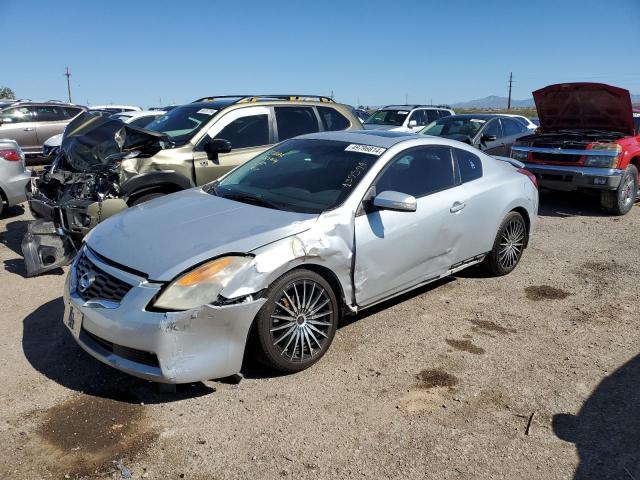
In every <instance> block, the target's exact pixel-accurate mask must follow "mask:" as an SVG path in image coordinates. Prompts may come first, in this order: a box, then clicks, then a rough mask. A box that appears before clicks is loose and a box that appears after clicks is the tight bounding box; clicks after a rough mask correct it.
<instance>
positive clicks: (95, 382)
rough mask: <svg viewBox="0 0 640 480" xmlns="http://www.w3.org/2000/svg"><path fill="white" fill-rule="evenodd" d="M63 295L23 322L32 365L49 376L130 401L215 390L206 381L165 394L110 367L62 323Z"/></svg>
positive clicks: (77, 387)
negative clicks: (82, 345)
mask: <svg viewBox="0 0 640 480" xmlns="http://www.w3.org/2000/svg"><path fill="white" fill-rule="evenodd" d="M63 314H64V304H63V301H62V298H58V299H56V300H52V301H50V302H48V303H46V304H44V305H42V306H40V307H38V308H37V309H36V310H35V311H34V312H32V313H31V314H29V315H28V316H27V317H26V318H25V319H24V321H23V335H22V348H23V351H24V353H25V356H26V358H27V360H28V361H29V362H30V363H31V365H32V366H33V367H34V368H35V369H36V370H38V371H39V372H40V373H42V374H43V375H45V376H46V377H47V378H49V379H51V380H53V381H54V382H56V383H59V384H60V385H63V386H64V387H67V388H69V389H71V390H75V391H77V392H82V393H85V394H87V395H94V396H98V397H103V398H109V399H113V400H118V401H122V402H127V403H141V402H144V403H145V404H151V403H165V402H172V401H176V400H182V399H185V398H193V397H197V396H201V395H206V394H208V393H211V392H212V391H213V389H211V388H210V387H207V386H206V385H204V384H202V383H194V384H185V385H179V386H178V388H177V391H176V393H171V394H162V393H160V392H159V391H158V389H157V385H156V384H154V383H153V382H148V381H146V380H141V379H138V378H135V377H131V376H129V375H126V374H124V373H121V372H119V371H118V370H115V369H114V368H111V367H108V366H107V365H104V364H102V363H100V362H99V361H97V360H95V359H94V358H93V357H91V356H90V355H89V354H87V353H86V352H84V351H83V350H82V349H81V348H80V347H79V346H78V345H77V344H76V343H75V341H74V340H73V338H72V337H71V334H70V333H69V331H68V330H67V329H66V327H65V326H64V325H63V323H62V316H63Z"/></svg>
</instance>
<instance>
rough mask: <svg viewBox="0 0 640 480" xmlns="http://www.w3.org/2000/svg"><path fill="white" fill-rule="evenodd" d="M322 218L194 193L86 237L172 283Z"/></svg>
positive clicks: (107, 253)
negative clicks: (197, 267) (186, 273)
mask: <svg viewBox="0 0 640 480" xmlns="http://www.w3.org/2000/svg"><path fill="white" fill-rule="evenodd" d="M316 218H317V215H315V214H306V213H295V212H286V211H281V210H274V209H270V208H263V207H258V206H255V205H248V204H245V203H240V202H236V201H233V200H227V199H225V198H221V197H216V196H213V195H210V194H208V193H206V192H204V191H203V190H202V189H199V188H198V189H190V190H185V191H183V192H179V193H175V194H172V195H167V196H165V197H161V198H158V199H155V200H151V201H149V202H145V203H143V204H140V205H138V206H136V207H132V208H130V209H128V210H125V211H124V212H122V213H120V214H118V215H114V216H113V217H110V218H108V219H106V220H105V221H104V222H102V223H101V224H99V225H98V226H97V227H96V228H94V229H93V230H92V231H91V232H90V233H89V235H88V236H87V237H86V239H85V240H86V243H87V245H88V246H89V247H90V248H91V249H92V250H93V251H95V252H96V253H98V254H99V255H102V256H103V257H105V258H106V259H107V260H110V261H112V262H115V263H117V264H120V265H123V266H126V267H128V268H131V269H133V270H137V271H138V272H142V273H144V274H145V275H147V276H148V278H149V279H150V280H157V281H169V280H172V279H173V278H175V277H176V276H177V275H179V274H180V273H182V272H183V271H185V270H187V269H189V268H190V267H192V266H194V265H196V264H199V263H201V262H204V261H206V260H208V259H210V258H214V257H216V256H219V255H223V254H226V253H247V252H250V251H252V250H255V249H256V248H259V247H261V246H263V245H266V244H268V243H271V242H275V241H277V240H280V239H282V238H284V237H288V236H290V235H295V234H297V233H300V232H302V231H304V230H307V229H308V228H309V227H310V225H311V224H312V223H313V222H314V221H315V219H316Z"/></svg>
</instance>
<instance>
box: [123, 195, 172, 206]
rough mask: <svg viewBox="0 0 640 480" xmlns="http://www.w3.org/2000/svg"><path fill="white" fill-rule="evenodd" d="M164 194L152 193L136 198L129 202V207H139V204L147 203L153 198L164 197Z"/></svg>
mask: <svg viewBox="0 0 640 480" xmlns="http://www.w3.org/2000/svg"><path fill="white" fill-rule="evenodd" d="M165 195H166V193H162V192H153V193H147V194H146V195H142V196H140V197H138V198H136V199H135V200H134V201H133V202H131V205H130V206H131V207H135V206H136V205H140V204H141V203H144V202H148V201H149V200H153V199H154V198H158V197H164V196H165Z"/></svg>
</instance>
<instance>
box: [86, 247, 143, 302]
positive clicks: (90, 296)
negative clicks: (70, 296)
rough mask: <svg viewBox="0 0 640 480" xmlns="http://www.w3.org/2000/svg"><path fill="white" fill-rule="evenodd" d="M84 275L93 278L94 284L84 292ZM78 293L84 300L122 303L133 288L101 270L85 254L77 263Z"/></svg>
mask: <svg viewBox="0 0 640 480" xmlns="http://www.w3.org/2000/svg"><path fill="white" fill-rule="evenodd" d="M83 275H88V276H93V279H94V280H93V282H91V283H90V284H89V286H88V287H87V288H85V289H84V291H82V290H81V286H80V285H81V284H80V280H81V278H82V277H83ZM76 281H77V283H76V285H77V288H76V290H77V293H78V295H79V296H80V298H82V299H83V300H110V301H114V302H120V301H121V300H122V299H123V298H124V296H125V295H126V294H127V292H128V291H129V290H131V288H132V286H131V285H129V284H128V283H125V282H123V281H122V280H120V279H118V278H115V277H114V276H112V275H109V274H108V273H106V272H104V271H102V270H100V269H99V268H98V267H96V266H95V265H94V264H93V263H92V262H91V260H89V258H88V257H87V256H86V255H85V253H84V252H82V253H81V254H80V258H79V259H78V262H77V263H76Z"/></svg>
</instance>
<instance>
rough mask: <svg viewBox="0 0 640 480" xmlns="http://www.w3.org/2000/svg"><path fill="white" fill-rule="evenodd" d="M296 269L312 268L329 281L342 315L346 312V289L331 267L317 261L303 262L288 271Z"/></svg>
mask: <svg viewBox="0 0 640 480" xmlns="http://www.w3.org/2000/svg"><path fill="white" fill-rule="evenodd" d="M296 270H311V271H312V272H314V273H317V274H318V275H320V276H321V277H322V278H324V279H325V280H326V281H327V283H328V284H329V285H330V286H331V288H332V289H333V293H334V294H335V296H336V299H337V300H338V303H339V305H338V308H339V309H340V316H341V317H342V316H343V315H344V313H346V312H347V311H348V310H349V309H348V308H347V302H346V298H345V294H344V289H343V288H342V284H341V283H340V280H338V276H337V275H336V274H335V273H334V272H333V271H331V269H329V268H327V267H325V266H324V265H319V264H317V263H301V264H300V265H297V266H295V267H294V268H291V269H290V270H288V271H287V272H286V273H285V275H286V274H287V273H290V272H293V271H296Z"/></svg>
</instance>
